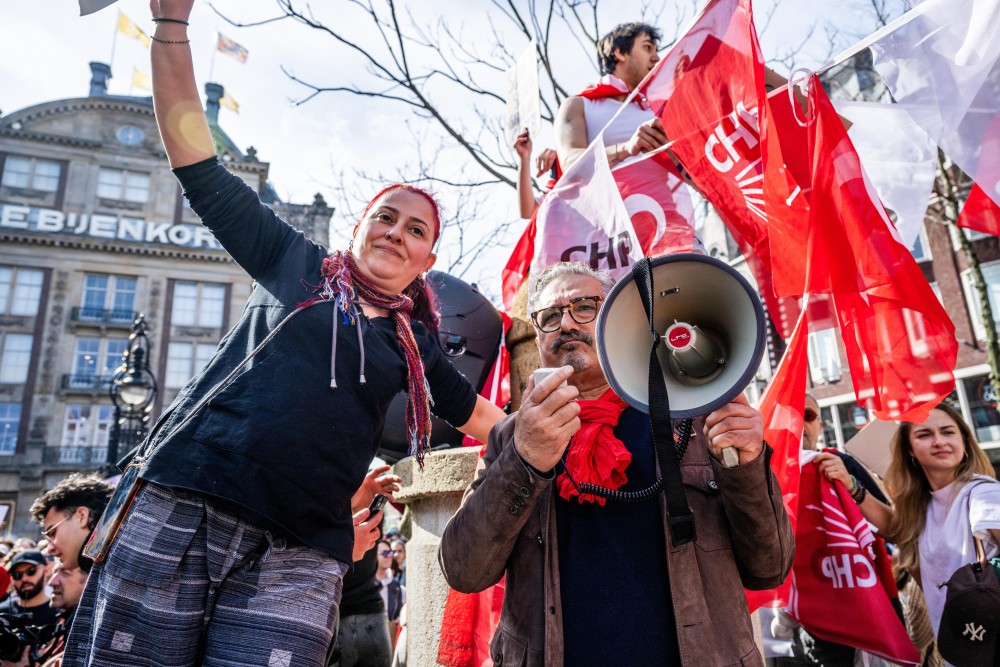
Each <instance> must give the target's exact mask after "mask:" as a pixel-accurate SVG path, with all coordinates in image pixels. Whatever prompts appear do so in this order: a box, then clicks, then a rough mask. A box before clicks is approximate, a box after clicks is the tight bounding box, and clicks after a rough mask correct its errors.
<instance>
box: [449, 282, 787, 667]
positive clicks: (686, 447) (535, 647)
mask: <svg viewBox="0 0 1000 667" xmlns="http://www.w3.org/2000/svg"><path fill="white" fill-rule="evenodd" d="M613 287H614V281H613V280H612V279H611V277H610V276H608V275H607V274H605V273H602V272H597V271H594V270H592V269H591V268H590V267H589V266H586V265H584V264H580V263H563V264H556V265H553V266H551V267H549V268H548V269H546V270H545V271H543V272H542V273H541V275H540V276H539V277H538V280H537V281H536V282H535V284H534V287H533V289H532V291H531V294H530V295H529V302H528V303H529V311H531V319H532V322H533V323H534V325H535V329H536V332H537V336H538V346H539V355H540V357H541V363H542V366H543V367H549V368H552V369H554V370H553V371H552V372H551V373H550V374H549V375H548V377H545V379H542V380H540V381H537V382H535V381H534V379H533V381H532V382H530V383H529V385H528V388H527V391H526V395H525V398H524V400H523V402H522V404H521V409H520V410H519V411H518V412H517V413H516V414H514V415H511V416H510V417H507V418H506V419H504V420H503V421H501V422H500V423H499V424H497V426H496V427H494V429H493V431H492V432H491V433H490V438H489V444H488V446H487V449H486V452H485V455H484V457H483V459H482V460H481V461H480V466H479V470H478V471H477V475H476V478H475V480H474V481H473V482H472V484H471V485H470V487H469V488H468V489H467V490H466V493H465V497H464V499H463V502H462V507H461V508H460V509H459V511H458V512H457V513H456V514H455V516H454V517H453V518H452V519H451V521H450V522H449V524H448V526H447V528H446V529H445V532H444V536H443V538H442V541H441V550H440V554H439V556H440V562H441V567H442V569H443V571H444V573H445V577H446V578H447V580H448V583H449V584H450V585H451V586H452V587H453V588H455V589H456V590H459V591H463V592H476V591H481V590H484V589H486V588H487V587H489V586H491V585H493V584H495V583H497V582H498V581H499V580H500V579H501V577H503V576H504V575H505V574H506V584H505V586H506V590H505V597H504V605H503V612H502V615H501V618H500V622H499V625H498V626H497V629H496V632H495V634H494V637H493V641H492V643H491V655H492V657H493V661H494V663H495V664H496V665H500V664H501V663H505V664H518V665H546V666H548V667H552V666H558V665H564V664H565V665H573V666H577V665H609V664H625V665H639V664H642V665H682V664H683V665H706V666H712V667H715V666H717V665H730V664H741V665H763V664H764V663H763V659H762V658H761V657H760V654H759V653H758V650H757V646H756V644H755V642H754V637H753V631H752V627H751V622H750V617H749V614H748V612H747V603H746V598H745V596H744V593H743V589H744V588H750V589H765V588H772V587H774V586H777V585H778V584H780V583H781V582H782V581H783V580H784V578H785V576H786V575H787V574H788V571H789V569H790V568H791V564H792V554H793V549H794V547H793V536H792V531H791V526H790V524H789V521H788V517H787V515H786V514H785V510H784V506H783V504H782V501H781V490H780V488H779V487H778V482H777V480H776V479H775V477H774V475H773V474H772V473H771V471H770V465H769V459H770V448H769V447H768V445H767V444H766V443H764V442H763V439H762V435H763V422H762V419H761V416H760V413H759V412H757V411H756V410H755V409H754V408H752V407H751V406H750V405H749V404H748V403H747V401H746V399H745V398H743V396H742V395H739V394H738V395H737V397H736V398H734V399H731V400H730V401H729V402H727V403H725V404H724V405H722V406H721V407H718V408H716V409H715V410H712V411H710V412H709V414H707V415H706V416H704V418H701V417H699V418H697V419H695V420H694V423H693V424H691V423H690V422H688V425H687V426H684V425H682V426H680V427H679V428H678V429H677V430H678V431H679V432H678V433H677V434H676V444H675V443H673V442H672V443H671V445H674V447H675V449H676V452H677V455H678V456H679V458H680V479H681V480H682V484H680V485H678V486H682V487H683V489H684V494H683V495H682V496H681V497H683V498H685V502H686V504H687V505H688V506H689V507H690V511H689V514H690V515H691V516H692V517H693V526H694V527H693V528H691V529H690V530H691V533H690V535H689V537H687V538H683V537H681V538H678V531H677V530H676V526H674V525H673V524H674V523H676V522H675V520H674V518H673V516H668V510H667V506H668V504H667V499H666V497H665V494H666V495H669V494H670V493H671V492H672V491H673V490H676V489H671V484H670V482H669V480H667V479H663V478H661V477H660V475H661V474H662V473H661V465H660V460H661V458H660V457H661V454H660V453H658V452H657V451H656V447H655V446H654V442H653V440H654V439H653V437H652V429H651V426H650V419H649V417H647V415H645V414H643V413H642V412H640V411H638V410H636V409H634V408H633V407H631V406H630V405H629V404H628V403H626V402H625V401H623V400H622V399H621V398H619V397H618V396H617V395H616V394H615V393H614V392H613V391H612V390H611V389H610V387H609V384H608V380H607V379H606V378H605V375H604V372H603V371H602V369H601V365H600V363H599V360H598V352H597V347H598V346H597V340H596V339H597V333H596V331H597V316H598V312H599V310H600V308H601V306H602V303H603V302H604V301H605V300H606V299H607V298H608V296H609V294H610V293H611V292H612V288H613ZM615 289H616V290H617V289H618V288H615ZM613 329H614V327H613V325H609V324H608V323H605V324H604V330H605V331H613ZM605 335H613V334H608V333H605ZM605 344H606V343H605ZM675 394H678V395H679V392H677V391H676V390H675ZM725 449H731V450H734V451H735V452H736V454H737V456H736V465H735V466H733V467H726V466H725V465H724V464H723V463H722V461H723V459H724V456H723V450H725ZM664 477H666V475H664Z"/></svg>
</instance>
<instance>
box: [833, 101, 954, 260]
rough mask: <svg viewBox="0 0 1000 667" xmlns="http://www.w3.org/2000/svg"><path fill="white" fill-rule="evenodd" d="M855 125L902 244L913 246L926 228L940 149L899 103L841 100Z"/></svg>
mask: <svg viewBox="0 0 1000 667" xmlns="http://www.w3.org/2000/svg"><path fill="white" fill-rule="evenodd" d="M833 105H834V106H835V107H836V108H837V113H839V114H840V115H841V116H843V117H844V118H847V119H848V120H849V121H851V123H852V125H851V129H850V130H849V131H848V134H849V135H850V137H851V141H852V142H853V143H854V148H855V149H856V150H857V151H858V156H859V157H860V158H861V164H862V165H864V168H865V173H867V174H868V178H869V179H870V180H871V182H872V184H873V185H874V186H875V191H876V192H878V196H879V199H881V200H882V203H883V204H885V206H886V208H889V209H892V211H893V212H894V213H895V214H896V230H897V231H898V232H899V236H900V238H901V239H902V242H903V245H904V246H906V247H907V248H911V249H912V248H913V244H914V243H915V242H916V240H917V236H918V235H919V234H920V229H921V228H922V227H923V226H924V214H925V213H926V212H927V206H928V204H929V203H930V195H931V189H932V188H933V187H934V175H935V173H936V171H937V147H936V146H935V145H934V142H933V141H931V139H930V137H928V136H927V133H926V132H924V131H923V130H922V129H921V128H920V126H918V125H917V124H916V123H914V122H913V119H911V118H910V115H909V114H908V113H907V109H906V108H904V106H903V105H899V104H879V103H877V102H840V101H835V102H834V103H833Z"/></svg>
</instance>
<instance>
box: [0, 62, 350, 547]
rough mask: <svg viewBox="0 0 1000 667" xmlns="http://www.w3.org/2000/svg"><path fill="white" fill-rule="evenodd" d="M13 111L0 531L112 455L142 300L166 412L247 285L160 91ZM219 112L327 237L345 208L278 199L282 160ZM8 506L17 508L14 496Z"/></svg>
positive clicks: (292, 208) (232, 164)
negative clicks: (172, 137)
mask: <svg viewBox="0 0 1000 667" xmlns="http://www.w3.org/2000/svg"><path fill="white" fill-rule="evenodd" d="M91 71H92V79H91V85H90V93H89V95H88V96H87V97H80V98H71V99H62V100H54V101H51V102H45V103H42V104H38V105H35V106H32V107H29V108H26V109H21V110H19V111H15V112H13V113H10V114H7V115H4V116H2V117H0V512H4V511H6V512H7V515H6V517H5V519H4V522H3V525H2V528H0V532H3V533H12V534H15V535H22V534H23V535H32V536H37V531H38V529H37V527H36V526H33V525H31V522H30V519H29V517H28V508H29V507H30V505H31V503H32V501H33V500H34V499H35V498H36V497H37V496H38V495H39V494H40V493H42V492H43V491H44V490H46V489H49V488H51V487H52V486H54V485H55V484H56V483H57V482H58V481H59V480H60V479H62V478H63V477H65V476H66V475H67V474H68V473H70V472H72V471H76V470H95V469H100V468H102V467H104V466H105V465H106V463H107V458H108V452H107V450H108V447H107V445H108V435H109V431H110V428H111V424H112V423H113V420H114V418H115V413H114V407H113V405H112V402H111V400H110V394H109V386H110V382H109V380H110V375H111V374H112V372H113V371H114V369H115V368H117V367H118V366H119V365H120V364H121V362H122V351H123V350H124V347H125V343H126V340H127V338H128V335H129V332H130V328H131V325H132V322H133V320H134V318H135V317H136V316H137V314H138V313H140V312H141V313H144V314H145V318H146V322H147V325H148V335H149V338H150V343H151V350H150V355H151V356H150V359H149V361H150V368H151V370H152V372H153V373H154V375H155V377H156V379H157V381H158V386H159V391H158V395H157V397H156V401H155V404H154V408H153V416H154V418H155V416H156V415H158V414H159V413H160V411H161V410H162V408H163V407H164V406H165V405H167V404H169V403H170V401H171V400H172V399H173V397H174V396H175V395H176V393H177V391H178V390H179V389H180V388H181V386H183V384H184V383H185V382H186V381H187V379H189V378H190V377H191V376H192V375H194V373H195V372H196V371H197V370H198V369H199V368H200V367H201V366H202V365H203V364H204V363H205V362H206V361H207V360H208V358H209V357H210V356H211V354H212V353H213V352H214V350H215V347H216V345H217V343H218V342H219V340H220V339H221V337H222V336H223V334H224V333H225V332H226V331H228V329H229V328H230V327H231V326H232V325H233V324H234V323H235V321H236V319H237V318H238V317H239V315H240V312H241V311H242V307H243V303H244V302H245V301H246V299H247V297H248V296H249V294H250V288H251V281H250V279H249V277H248V276H247V275H246V274H245V273H244V272H243V271H242V269H240V267H239V266H237V265H236V263H235V262H233V260H232V259H230V258H229V256H228V255H227V254H226V252H225V251H224V250H222V249H221V247H220V246H219V245H218V243H217V242H216V241H215V239H214V238H213V237H212V235H211V234H210V233H209V232H208V231H207V230H206V229H205V228H203V227H202V226H201V225H200V224H199V223H198V219H197V216H195V215H194V213H193V212H192V211H191V210H190V208H188V207H187V205H186V202H185V200H184V198H183V197H182V195H181V191H180V187H179V185H178V183H177V180H176V179H175V178H174V176H173V174H172V173H171V172H170V169H169V166H168V165H167V160H166V155H165V154H164V152H163V148H162V146H161V144H160V138H159V134H158V132H157V129H156V122H155V119H154V117H153V106H152V100H151V99H150V98H140V97H125V96H112V95H108V94H107V81H108V79H109V78H110V76H111V71H110V68H109V67H108V66H107V65H105V64H103V63H91ZM222 94H223V90H222V87H221V86H220V85H218V84H211V83H210V84H208V85H207V86H206V97H207V103H206V112H207V115H208V118H209V121H210V127H211V129H212V133H213V136H214V138H215V141H216V146H217V149H218V153H219V155H220V157H221V159H222V160H223V162H224V164H225V165H226V166H227V167H228V168H229V169H230V170H231V171H233V172H234V173H235V174H237V175H239V176H240V177H241V178H243V179H244V180H245V181H246V182H247V183H248V184H249V185H250V186H251V187H253V188H254V189H255V190H256V191H257V192H258V193H259V194H260V196H261V199H262V200H263V201H265V202H266V203H268V204H269V205H271V206H272V207H273V208H274V209H275V210H276V211H277V212H278V214H279V215H280V216H281V217H282V218H284V219H285V220H287V221H288V222H289V223H291V224H292V225H294V226H296V227H297V228H299V229H301V230H303V231H304V232H305V233H306V234H307V235H309V236H310V237H312V238H314V239H315V240H317V241H318V242H320V243H323V244H327V243H328V236H329V224H330V218H331V216H332V213H333V212H332V210H331V209H330V208H328V207H327V206H326V205H325V203H323V201H322V198H320V197H318V196H317V199H316V201H315V202H314V203H313V204H311V205H293V204H286V203H283V202H281V201H279V199H278V197H277V196H276V195H275V193H274V190H273V188H272V187H271V186H270V185H269V183H268V181H267V175H268V169H269V165H268V163H266V162H262V161H260V160H258V159H257V157H256V153H255V151H254V150H253V149H252V148H248V149H247V151H246V152H243V151H241V150H240V149H239V148H237V147H236V145H235V144H234V143H233V142H232V141H231V140H230V138H229V137H228V136H227V135H226V133H225V132H224V131H223V130H222V128H221V127H220V126H219V124H218V112H219V100H220V98H221V97H222ZM4 508H6V510H5V509H4Z"/></svg>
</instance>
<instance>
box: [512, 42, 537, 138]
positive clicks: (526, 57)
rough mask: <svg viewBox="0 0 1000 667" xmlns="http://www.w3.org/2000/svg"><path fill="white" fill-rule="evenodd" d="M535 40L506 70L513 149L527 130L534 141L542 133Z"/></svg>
mask: <svg viewBox="0 0 1000 667" xmlns="http://www.w3.org/2000/svg"><path fill="white" fill-rule="evenodd" d="M536 48H537V47H536V46H535V40H531V43H530V44H528V48H527V49H525V50H524V52H523V53H522V54H521V55H520V56H518V58H517V62H516V63H514V66H513V67H511V68H510V69H509V70H507V145H513V144H514V140H515V139H516V138H517V135H519V134H520V133H521V131H522V130H524V129H525V128H527V129H528V133H529V136H531V137H532V138H535V137H537V136H538V133H539V132H540V131H541V129H542V117H541V111H540V108H541V102H540V101H539V96H538V60H537V58H536V57H535V53H536Z"/></svg>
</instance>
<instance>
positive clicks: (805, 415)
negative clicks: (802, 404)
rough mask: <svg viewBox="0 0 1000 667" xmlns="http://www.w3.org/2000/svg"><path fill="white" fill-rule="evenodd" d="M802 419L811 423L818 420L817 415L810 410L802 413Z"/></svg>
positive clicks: (807, 409)
mask: <svg viewBox="0 0 1000 667" xmlns="http://www.w3.org/2000/svg"><path fill="white" fill-rule="evenodd" d="M802 418H803V419H805V420H806V421H807V422H810V423H811V422H814V421H816V420H817V419H819V413H817V412H816V411H815V410H812V409H810V408H806V409H805V412H803V413H802Z"/></svg>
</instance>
